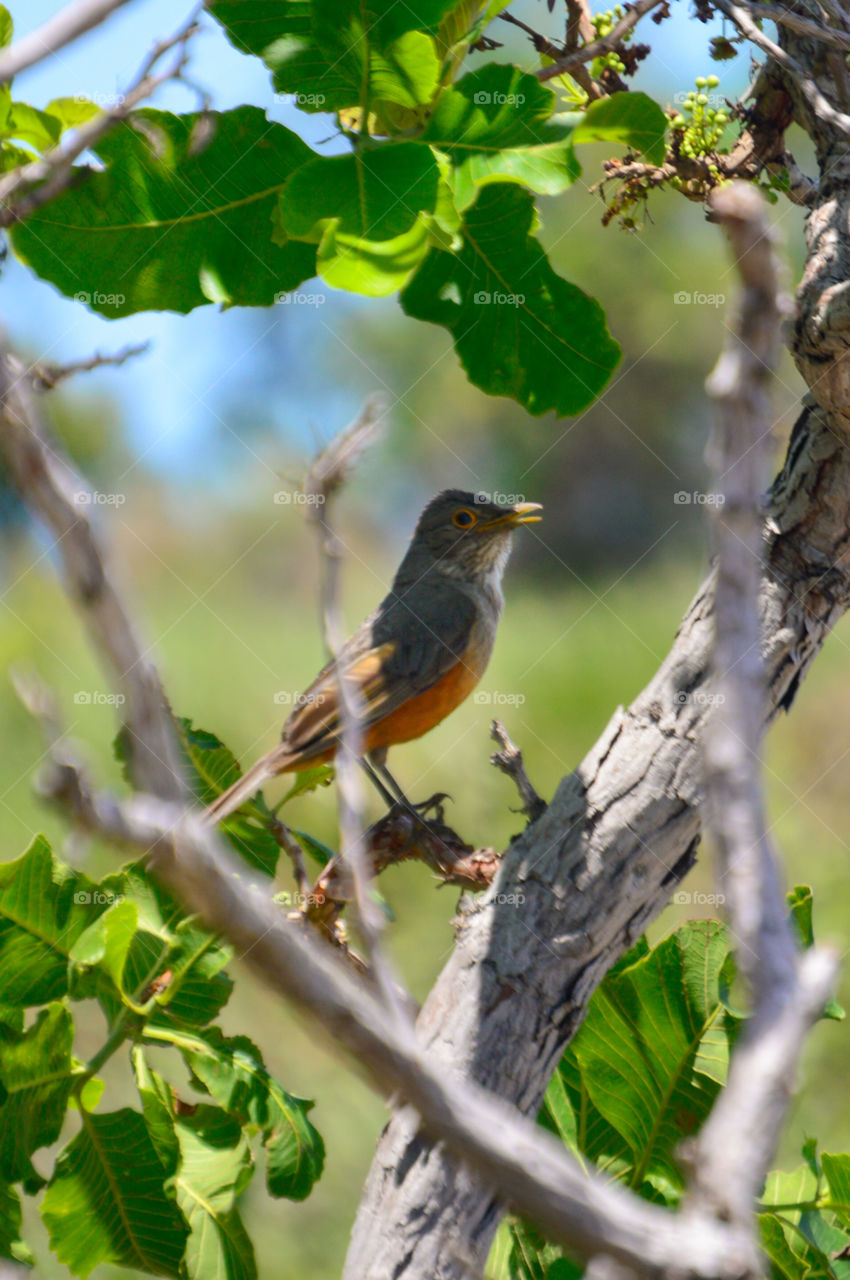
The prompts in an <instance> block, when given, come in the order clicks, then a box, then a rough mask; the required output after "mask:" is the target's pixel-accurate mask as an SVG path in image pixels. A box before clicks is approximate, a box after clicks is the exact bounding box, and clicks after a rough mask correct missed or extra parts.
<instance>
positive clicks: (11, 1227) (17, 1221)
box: [0, 1184, 35, 1266]
mask: <svg viewBox="0 0 850 1280" xmlns="http://www.w3.org/2000/svg"><path fill="white" fill-rule="evenodd" d="M0 1258H8V1259H10V1260H11V1261H13V1262H23V1263H25V1264H26V1265H27V1266H32V1264H33V1262H34V1261H35V1259H34V1258H33V1256H32V1254H31V1253H30V1250H29V1248H28V1247H27V1245H25V1244H24V1242H23V1240H22V1239H21V1199H20V1196H19V1195H18V1193H17V1191H15V1189H14V1187H6V1186H3V1185H2V1184H0Z"/></svg>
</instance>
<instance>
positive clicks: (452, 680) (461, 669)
mask: <svg viewBox="0 0 850 1280" xmlns="http://www.w3.org/2000/svg"><path fill="white" fill-rule="evenodd" d="M481 675H482V671H481V669H480V668H479V664H478V663H476V662H468V661H461V662H456V663H455V665H454V666H453V667H452V668H451V669H450V670H449V671H447V672H446V674H445V675H444V676H441V677H440V679H439V680H438V681H437V682H436V684H432V685H431V687H430V689H426V690H425V691H424V692H423V693H417V694H416V695H415V697H413V698H408V700H407V702H404V703H402V705H401V706H400V707H396V709H395V711H391V712H390V714H389V715H388V716H385V717H384V719H383V720H379V721H378V723H377V724H373V725H372V727H371V728H370V729H369V730H368V731H367V733H366V740H365V742H364V750H365V751H376V750H377V749H378V748H379V747H391V746H393V745H394V744H395V743H396V742H410V741H411V739H413V738H419V737H421V736H422V734H423V733H427V732H428V730H429V729H433V728H434V726H435V725H438V724H439V723H440V721H441V720H445V718H446V716H447V715H450V714H451V713H452V711H454V709H455V707H459V706H460V704H461V703H462V702H463V700H464V698H466V697H468V696H469V694H470V693H471V692H472V690H473V689H474V688H475V686H476V685H477V684H478V681H479V680H480V679H481Z"/></svg>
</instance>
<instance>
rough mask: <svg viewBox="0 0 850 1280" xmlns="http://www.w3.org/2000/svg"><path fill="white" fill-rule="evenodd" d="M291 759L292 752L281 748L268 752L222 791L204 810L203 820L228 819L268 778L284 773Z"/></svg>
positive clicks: (218, 820)
mask: <svg viewBox="0 0 850 1280" xmlns="http://www.w3.org/2000/svg"><path fill="white" fill-rule="evenodd" d="M291 759H292V752H290V751H286V750H283V749H281V747H275V748H274V749H273V750H272V751H269V752H268V753H267V754H266V755H264V756H263V757H262V759H260V760H258V761H257V763H256V764H255V765H252V766H251V768H250V769H249V770H248V772H247V773H243V775H242V777H241V778H238V779H237V781H236V782H234V783H233V786H232V787H228V788H227V790H226V791H222V793H221V795H220V796H218V797H217V798H216V799H215V800H213V802H212V804H211V805H208V807H207V808H206V809H205V810H204V818H205V820H206V821H207V822H221V820H222V818H226V817H228V815H229V814H231V813H233V811H234V809H238V808H239V806H240V804H244V803H245V801H246V800H248V799H250V797H251V796H252V795H254V794H255V792H257V791H259V789H260V787H261V786H262V785H263V783H264V782H266V781H267V780H268V779H269V778H273V777H275V776H276V775H277V774H278V773H284V772H285V771H286V768H287V765H288V763H289V762H290V760H291Z"/></svg>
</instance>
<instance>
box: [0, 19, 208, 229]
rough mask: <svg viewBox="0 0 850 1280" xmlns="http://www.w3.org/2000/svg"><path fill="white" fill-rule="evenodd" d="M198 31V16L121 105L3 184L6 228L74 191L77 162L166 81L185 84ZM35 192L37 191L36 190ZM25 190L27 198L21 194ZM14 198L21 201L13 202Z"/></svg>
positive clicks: (164, 44) (150, 60)
mask: <svg viewBox="0 0 850 1280" xmlns="http://www.w3.org/2000/svg"><path fill="white" fill-rule="evenodd" d="M197 30H198V26H197V22H196V17H195V15H194V14H193V15H192V17H191V18H190V19H189V20H188V21H187V22H186V23H185V24H184V25H183V26H182V27H181V28H180V30H179V31H177V32H176V33H175V34H174V35H173V36H170V37H169V38H168V39H166V40H162V41H160V42H159V43H158V44H157V45H155V46H154V48H153V49H152V50H151V52H150V54H149V55H148V57H147V58H146V59H145V62H144V64H143V66H142V68H141V70H140V71H139V73H138V75H137V76H136V79H135V80H134V81H133V83H132V84H131V85H130V87H129V88H128V89H127V91H126V93H125V94H123V95H122V98H121V101H120V102H119V103H116V105H115V106H114V107H111V108H110V109H109V110H108V111H102V112H100V113H99V114H98V115H96V116H94V117H93V118H92V119H91V120H90V121H89V122H88V123H87V124H84V125H81V126H80V128H79V129H76V130H75V131H74V135H73V138H72V139H71V140H68V141H65V142H60V143H59V144H58V145H57V146H55V147H53V148H52V149H51V150H50V151H47V152H45V154H44V155H43V156H42V157H41V158H40V159H39V160H33V161H32V163H30V164H24V165H21V166H20V167H19V168H17V169H13V170H12V171H11V173H8V174H6V176H5V177H3V178H2V179H0V206H2V207H0V226H2V227H9V226H11V225H12V224H13V223H15V222H20V221H21V220H22V219H23V218H26V217H28V216H29V215H30V214H31V213H33V212H34V210H36V209H39V208H41V206H42V205H44V204H47V203H48V202H49V201H50V200H53V199H55V197H56V196H57V195H59V194H60V192H62V191H64V190H66V188H67V187H69V186H71V184H72V183H73V182H75V181H76V180H77V178H78V177H80V176H82V175H84V174H85V172H86V170H85V169H75V168H74V161H75V160H77V159H78V158H79V157H80V156H81V155H82V154H83V152H84V151H88V150H90V149H92V148H94V147H96V146H97V143H98V142H99V141H100V139H101V138H103V137H104V136H105V135H106V134H107V133H109V131H110V130H111V129H113V128H114V127H115V125H116V124H119V123H120V122H121V121H122V120H126V118H127V117H128V116H129V114H130V112H131V111H132V110H133V109H134V107H136V106H138V104H139V103H140V102H142V101H144V99H145V98H149V97H150V96H151V94H152V93H153V92H154V90H155V89H157V88H158V87H159V86H160V85H161V84H164V83H165V81H166V80H178V79H180V77H181V75H182V73H183V69H184V68H185V66H186V63H187V60H188V52H187V45H188V42H189V40H190V39H191V37H192V36H193V35H194V34H195V32H196V31H197ZM175 46H176V47H177V48H178V56H177V57H176V59H175V60H174V62H173V63H172V65H171V66H170V67H169V68H168V69H167V70H166V71H162V72H160V73H158V74H156V75H154V74H153V68H154V67H155V66H156V64H157V62H158V61H159V60H160V58H162V57H163V56H164V55H165V54H166V53H168V52H169V51H170V50H171V49H173V48H175ZM30 188H35V189H34V190H31V189H30ZM21 191H24V193H25V194H23V195H20V196H19V195H18V193H19V192H21ZM13 197H17V198H16V199H13Z"/></svg>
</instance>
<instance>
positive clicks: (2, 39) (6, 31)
mask: <svg viewBox="0 0 850 1280" xmlns="http://www.w3.org/2000/svg"><path fill="white" fill-rule="evenodd" d="M14 33H15V24H14V22H13V21H12V15H11V13H10V12H9V10H8V9H7V8H6V6H5V5H4V4H0V48H2V49H5V48H6V45H9V44H11V43H12V36H13V35H14Z"/></svg>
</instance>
